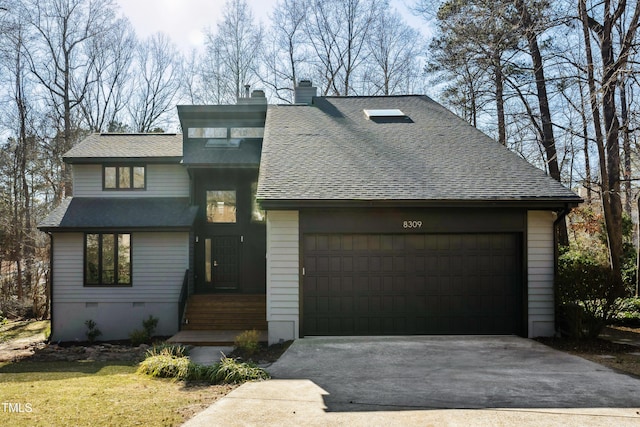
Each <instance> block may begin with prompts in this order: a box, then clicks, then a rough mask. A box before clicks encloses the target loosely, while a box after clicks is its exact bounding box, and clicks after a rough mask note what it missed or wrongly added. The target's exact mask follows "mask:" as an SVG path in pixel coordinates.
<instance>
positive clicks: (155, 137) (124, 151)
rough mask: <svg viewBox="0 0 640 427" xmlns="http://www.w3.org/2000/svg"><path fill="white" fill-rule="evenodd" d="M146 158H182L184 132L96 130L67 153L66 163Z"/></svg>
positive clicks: (170, 160)
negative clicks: (106, 131)
mask: <svg viewBox="0 0 640 427" xmlns="http://www.w3.org/2000/svg"><path fill="white" fill-rule="evenodd" d="M96 158H99V159H100V160H101V161H102V162H105V161H106V162H108V161H117V162H121V161H135V160H145V162H149V161H162V162H180V161H181V160H182V135H181V134H175V133H144V134H142V133H140V134H124V133H94V134H91V135H89V136H88V137H87V138H85V139H84V140H82V141H81V142H80V143H78V145H76V146H75V147H73V148H72V149H71V150H69V151H68V152H67V153H66V154H65V155H64V160H65V161H66V162H67V163H86V162H95V160H96Z"/></svg>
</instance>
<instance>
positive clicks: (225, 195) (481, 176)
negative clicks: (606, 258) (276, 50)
mask: <svg viewBox="0 0 640 427" xmlns="http://www.w3.org/2000/svg"><path fill="white" fill-rule="evenodd" d="M296 91H297V92H296V103H295V104H293V105H267V103H266V101H265V98H264V94H262V93H261V92H260V91H254V93H253V95H252V96H250V97H245V98H242V99H240V100H238V104H236V105H217V106H178V113H179V116H180V122H181V125H182V130H183V134H182V135H170V134H160V135H154V134H149V135H122V134H95V135H91V136H90V137H88V138H87V139H86V140H84V141H82V142H81V143H80V144H78V145H77V146H76V147H74V148H73V149H72V150H71V151H69V152H68V153H67V154H66V155H65V161H66V162H67V163H68V164H70V165H71V166H72V168H73V177H74V193H73V198H71V199H68V200H66V201H65V202H64V203H63V204H62V205H61V206H60V207H58V208H57V209H55V210H54V211H53V212H52V213H51V215H50V216H49V217H48V218H47V219H46V220H45V221H44V222H43V223H42V224H40V228H41V229H42V230H44V231H46V232H48V233H50V235H51V244H52V279H53V280H52V283H53V285H52V291H53V292H52V301H53V305H52V333H53V339H54V340H74V339H80V340H82V339H84V332H85V326H84V322H85V320H87V319H92V320H94V321H95V322H96V323H97V324H98V327H99V328H100V329H101V330H102V332H103V334H104V335H103V337H102V338H104V339H120V338H127V336H128V334H129V333H130V332H131V331H132V330H133V329H136V328H139V327H140V325H141V321H142V319H143V318H146V317H147V316H149V315H152V316H155V317H157V318H159V319H160V322H159V324H158V330H157V333H158V334H161V335H171V334H173V333H175V332H177V331H178V330H180V329H203V330H207V329H209V330H231V331H239V330H243V329H248V328H257V329H259V330H264V331H267V332H268V340H269V342H271V343H273V342H278V341H279V340H287V339H295V338H299V337H302V336H309V335H384V334H518V335H522V336H539V335H552V334H553V333H554V301H553V295H554V293H553V275H554V248H555V245H554V233H553V230H554V222H555V221H558V220H559V219H561V218H562V217H563V216H564V215H565V214H566V213H567V212H568V210H569V209H570V208H571V207H572V206H575V205H576V204H577V203H579V202H580V201H581V199H580V198H579V197H578V196H576V195H575V194H573V193H572V192H571V191H569V190H567V189H566V188H565V187H563V186H562V185H561V184H559V183H558V182H556V181H554V180H552V179H551V178H549V177H548V176H546V175H545V174H544V173H543V172H542V171H540V170H538V169H537V168H535V167H533V166H531V165H529V164H528V163H527V162H526V161H524V160H523V159H521V158H519V157H518V156H517V155H515V154H514V153H511V152H510V151H509V150H507V149H506V148H505V147H503V146H501V145H500V144H498V143H496V142H495V141H493V140H491V139H490V138H489V137H487V136H486V135H484V134H483V133H481V132H480V131H478V130H477V129H475V128H473V127H472V126H470V125H469V124H468V123H466V122H464V121H463V120H462V119H460V118H458V117H457V116H455V115H454V114H452V113H451V112H449V111H447V110H446V109H445V108H444V107H442V106H440V105H438V104H437V103H435V102H434V101H433V100H431V99H429V98H428V97H426V96H389V97H317V96H315V88H313V87H312V86H311V84H310V82H304V83H303V82H301V85H300V86H299V87H298V88H296ZM185 305H186V309H185ZM185 310H186V311H185Z"/></svg>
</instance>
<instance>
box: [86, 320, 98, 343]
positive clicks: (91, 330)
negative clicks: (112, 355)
mask: <svg viewBox="0 0 640 427" xmlns="http://www.w3.org/2000/svg"><path fill="white" fill-rule="evenodd" d="M84 325H85V326H86V327H87V331H86V332H85V334H86V335H87V341H89V344H93V343H94V342H95V341H96V338H98V337H99V336H100V335H102V331H101V330H100V329H98V325H97V324H96V322H94V321H93V320H91V319H89V320H85V322H84Z"/></svg>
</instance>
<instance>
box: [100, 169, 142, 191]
mask: <svg viewBox="0 0 640 427" xmlns="http://www.w3.org/2000/svg"><path fill="white" fill-rule="evenodd" d="M146 169H147V168H146V166H105V167H104V173H103V186H104V189H105V190H144V189H145V188H146V187H147V180H146V172H147V170H146Z"/></svg>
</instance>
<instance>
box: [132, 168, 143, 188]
mask: <svg viewBox="0 0 640 427" xmlns="http://www.w3.org/2000/svg"><path fill="white" fill-rule="evenodd" d="M133 188H144V166H134V167H133Z"/></svg>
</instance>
